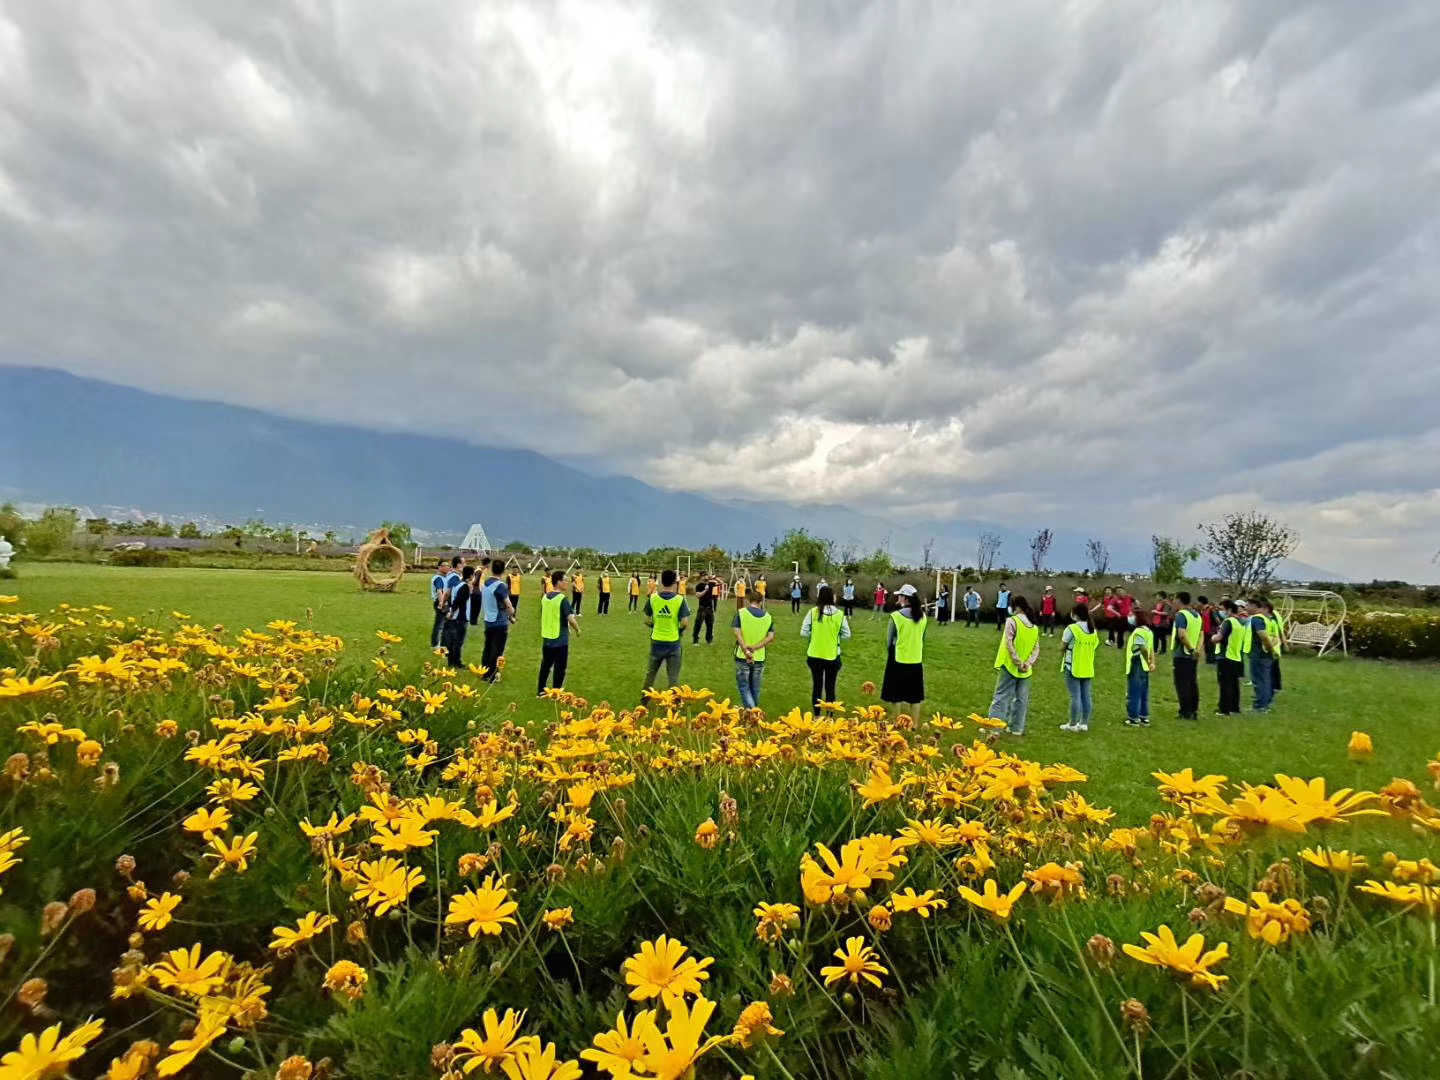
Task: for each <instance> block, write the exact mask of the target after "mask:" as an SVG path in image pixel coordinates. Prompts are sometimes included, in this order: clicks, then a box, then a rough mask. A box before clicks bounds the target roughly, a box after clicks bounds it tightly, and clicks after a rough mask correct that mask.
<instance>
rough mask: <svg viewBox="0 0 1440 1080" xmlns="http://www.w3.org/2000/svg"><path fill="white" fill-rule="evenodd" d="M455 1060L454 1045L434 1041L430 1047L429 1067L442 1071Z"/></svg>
mask: <svg viewBox="0 0 1440 1080" xmlns="http://www.w3.org/2000/svg"><path fill="white" fill-rule="evenodd" d="M454 1060H455V1047H453V1046H451V1045H450V1044H449V1043H436V1044H435V1045H434V1046H432V1047H431V1048H430V1067H431V1068H432V1069H434V1070H435V1071H436V1072H438V1073H443V1072H445V1071H447V1070H448V1069H449V1068H450V1063H451V1062H452V1061H454Z"/></svg>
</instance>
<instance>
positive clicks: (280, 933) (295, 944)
mask: <svg viewBox="0 0 1440 1080" xmlns="http://www.w3.org/2000/svg"><path fill="white" fill-rule="evenodd" d="M339 921H340V920H339V919H337V918H335V916H334V915H321V914H320V913H319V912H318V911H310V912H306V913H305V915H303V916H302V917H301V919H300V921H299V923H297V924H296V926H295V929H294V930H291V929H290V928H289V927H288V926H277V927H275V929H274V930H273V931H271V932H272V933H273V934H274V935H275V940H274V941H272V942H270V948H271V949H273V950H274V951H275V952H277V953H279V954H280V955H281V956H284V955H285V954H286V953H288V952H291V951H292V950H294V949H297V948H299V947H300V946H301V945H304V944H305V943H306V942H307V941H313V940H314V939H315V938H317V937H319V936H320V935H321V934H322V933H324V932H325V931H326V930H328V929H329V928H330V927H332V926H334V925H335V924H336V923H337V922H339Z"/></svg>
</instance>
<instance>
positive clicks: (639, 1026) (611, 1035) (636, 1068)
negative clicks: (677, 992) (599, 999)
mask: <svg viewBox="0 0 1440 1080" xmlns="http://www.w3.org/2000/svg"><path fill="white" fill-rule="evenodd" d="M652 1032H653V1038H654V1039H657V1040H658V1039H659V1038H660V1029H659V1028H658V1027H656V1025H655V1012H654V1010H653V1009H647V1010H646V1011H645V1012H642V1013H640V1014H639V1015H638V1016H636V1017H635V1020H634V1022H633V1023H632V1024H630V1025H629V1026H628V1027H627V1026H626V1023H625V1014H624V1013H623V1012H622V1013H620V1014H619V1015H618V1016H616V1017H615V1027H614V1028H612V1029H611V1030H610V1031H604V1032H601V1033H600V1034H599V1035H596V1036H595V1038H594V1040H593V1041H594V1043H595V1046H594V1048H593V1049H587V1050H582V1051H580V1056H581V1057H582V1058H584V1059H585V1060H586V1061H591V1062H594V1063H595V1065H596V1067H597V1068H600V1069H603V1070H605V1071H606V1072H608V1073H609V1074H610V1075H611V1076H612V1077H614V1078H615V1080H628V1078H629V1077H630V1076H631V1075H632V1073H636V1072H641V1071H643V1070H642V1069H641V1065H640V1063H641V1061H642V1060H643V1059H644V1057H645V1054H646V1041H647V1037H650V1036H651V1035H652Z"/></svg>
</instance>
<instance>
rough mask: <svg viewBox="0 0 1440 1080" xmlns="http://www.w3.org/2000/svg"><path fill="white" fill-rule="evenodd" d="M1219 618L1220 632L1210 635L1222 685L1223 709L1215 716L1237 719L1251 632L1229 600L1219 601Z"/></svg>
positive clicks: (1220, 708) (1238, 610)
mask: <svg viewBox="0 0 1440 1080" xmlns="http://www.w3.org/2000/svg"><path fill="white" fill-rule="evenodd" d="M1220 616H1221V622H1220V629H1218V630H1217V631H1215V633H1214V634H1213V635H1211V640H1212V641H1213V642H1214V643H1215V651H1216V652H1217V653H1218V654H1219V656H1220V659H1219V660H1218V661H1216V664H1215V668H1216V677H1217V678H1218V680H1219V683H1220V707H1219V708H1218V709H1217V710H1216V711H1215V715H1216V716H1234V715H1235V714H1237V713H1238V712H1239V711H1240V676H1241V675H1243V674H1244V673H1245V654H1246V653H1247V652H1249V651H1250V648H1249V645H1250V643H1249V637H1250V630H1249V627H1247V626H1246V624H1245V621H1244V620H1243V619H1241V618H1240V608H1239V607H1238V606H1237V605H1236V603H1235V601H1234V600H1231V599H1230V598H1229V597H1226V598H1225V599H1224V600H1222V601H1221V602H1220Z"/></svg>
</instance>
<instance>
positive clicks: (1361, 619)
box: [1346, 611, 1440, 660]
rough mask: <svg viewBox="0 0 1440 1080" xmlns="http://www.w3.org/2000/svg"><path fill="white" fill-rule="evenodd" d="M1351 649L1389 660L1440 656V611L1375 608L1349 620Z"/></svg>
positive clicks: (1427, 658)
mask: <svg viewBox="0 0 1440 1080" xmlns="http://www.w3.org/2000/svg"><path fill="white" fill-rule="evenodd" d="M1346 633H1347V634H1348V635H1349V641H1350V651H1351V652H1353V653H1355V654H1356V655H1357V656H1370V657H1376V658H1378V659H1385V660H1440V615H1436V614H1432V613H1429V612H1423V611H1405V612H1393V611H1372V612H1369V613H1367V614H1364V615H1358V616H1351V618H1350V619H1349V620H1348V621H1347V623H1346Z"/></svg>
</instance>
